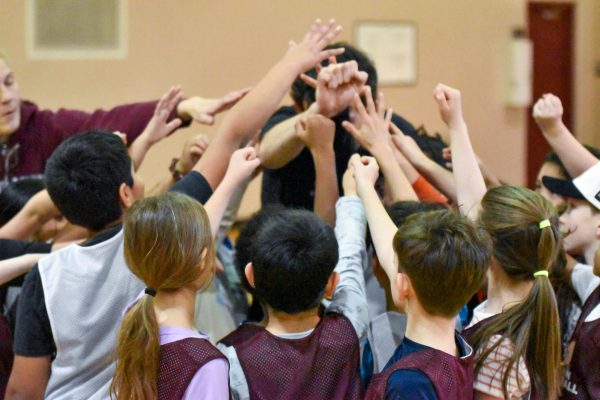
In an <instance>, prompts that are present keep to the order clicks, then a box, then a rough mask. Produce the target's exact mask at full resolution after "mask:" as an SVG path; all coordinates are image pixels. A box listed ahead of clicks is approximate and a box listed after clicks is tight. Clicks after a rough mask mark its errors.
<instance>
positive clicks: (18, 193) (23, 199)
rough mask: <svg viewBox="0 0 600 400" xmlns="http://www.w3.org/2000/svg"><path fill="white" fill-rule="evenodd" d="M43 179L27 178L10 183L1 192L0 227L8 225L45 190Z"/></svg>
mask: <svg viewBox="0 0 600 400" xmlns="http://www.w3.org/2000/svg"><path fill="white" fill-rule="evenodd" d="M45 187H46V185H45V184H44V180H43V179H34V178H27V179H21V180H19V181H16V182H12V183H10V184H9V185H8V186H6V187H5V188H4V189H2V192H0V226H2V225H4V224H6V223H7V222H8V221H10V220H11V219H12V218H13V217H14V216H15V215H17V214H18V213H19V211H21V209H22V208H23V206H25V204H26V203H27V202H28V201H29V199H30V198H32V197H33V195H34V194H36V193H37V192H39V191H41V190H44V188H45Z"/></svg>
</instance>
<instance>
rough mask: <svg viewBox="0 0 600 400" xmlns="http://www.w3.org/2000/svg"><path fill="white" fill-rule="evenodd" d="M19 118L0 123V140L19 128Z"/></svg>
mask: <svg viewBox="0 0 600 400" xmlns="http://www.w3.org/2000/svg"><path fill="white" fill-rule="evenodd" d="M20 123H21V118H19V117H16V118H13V119H12V120H11V121H8V122H7V123H5V124H2V125H0V140H1V139H2V138H4V137H6V136H10V135H12V134H13V133H15V132H16V131H17V129H19V124H20Z"/></svg>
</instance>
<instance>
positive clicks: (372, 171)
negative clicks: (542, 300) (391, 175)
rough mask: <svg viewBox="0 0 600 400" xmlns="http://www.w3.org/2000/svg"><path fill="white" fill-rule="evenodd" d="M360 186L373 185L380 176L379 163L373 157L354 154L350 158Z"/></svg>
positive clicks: (355, 177) (357, 183) (357, 184)
mask: <svg viewBox="0 0 600 400" xmlns="http://www.w3.org/2000/svg"><path fill="white" fill-rule="evenodd" d="M350 163H351V164H352V168H353V170H354V179H355V180H356V186H357V188H358V187H361V186H362V187H373V186H374V185H375V182H376V181H377V178H378V177H379V164H377V161H376V160H375V158H373V157H367V156H362V157H359V156H358V154H356V155H353V156H352V158H351V159H350Z"/></svg>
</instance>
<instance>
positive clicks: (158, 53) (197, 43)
mask: <svg viewBox="0 0 600 400" xmlns="http://www.w3.org/2000/svg"><path fill="white" fill-rule="evenodd" d="M24 3H25V2H24V1H22V0H2V2H0V48H3V49H5V50H6V51H7V53H8V54H9V57H10V61H11V66H12V67H13V69H14V70H15V71H16V73H17V77H18V79H19V82H20V84H21V88H22V92H23V95H24V97H26V98H29V99H33V100H35V101H36V102H38V103H39V104H40V105H43V106H45V107H50V108H57V107H60V106H72V107H81V108H84V109H92V108H93V107H95V106H103V107H108V106H111V105H115V104H118V103H121V102H127V101H135V100H141V99H150V98H155V97H157V96H159V95H160V94H161V93H162V92H163V91H164V90H165V89H166V88H167V87H168V86H169V85H171V84H174V83H180V84H182V85H183V87H184V88H185V90H186V93H188V94H202V95H204V96H217V95H219V94H222V93H224V92H225V91H228V90H231V89H235V88H239V87H244V86H248V85H252V84H253V83H255V82H256V81H257V80H258V79H259V78H260V77H261V76H262V75H263V74H264V72H265V71H266V70H267V69H268V67H269V66H270V65H271V64H272V63H273V62H274V61H275V60H276V59H277V58H278V57H279V56H280V55H281V54H282V53H283V52H284V51H285V48H286V43H287V41H288V40H289V39H291V38H300V37H301V35H302V33H303V32H304V30H305V29H306V28H307V27H308V25H309V24H310V22H311V21H312V20H313V19H314V18H315V17H318V16H320V17H322V18H329V17H335V18H336V19H337V20H338V21H339V22H340V23H341V24H342V25H343V26H344V31H343V33H342V36H341V39H345V40H349V41H351V40H352V30H353V26H354V24H355V23H356V22H357V20H361V19H363V20H409V21H414V22H415V23H416V24H417V26H418V57H419V59H418V63H419V72H418V83H417V85H416V86H412V87H406V88H397V87H395V88H383V90H384V91H385V93H386V100H387V102H388V103H389V105H390V106H391V107H393V108H394V110H396V111H397V112H398V113H400V114H401V115H403V116H404V117H405V118H407V119H408V120H410V121H411V122H413V123H414V124H415V125H420V124H425V126H426V128H427V129H428V130H430V131H431V132H436V131H441V132H443V127H442V124H441V123H440V121H439V119H438V116H437V111H436V109H435V107H434V103H433V101H432V99H431V91H432V89H433V87H434V86H435V84H436V83H437V82H444V83H447V84H450V85H454V86H456V87H459V88H461V89H462V91H463V98H464V110H465V115H466V118H467V121H468V123H469V127H470V130H471V134H472V137H473V142H474V145H475V148H476V150H477V152H478V153H479V154H480V156H481V157H482V158H484V159H485V160H486V161H487V162H488V164H489V165H490V167H491V168H492V169H493V170H494V171H496V172H497V173H498V175H499V176H500V177H501V178H502V179H504V180H507V181H510V182H515V183H523V182H524V177H525V156H526V155H525V151H526V150H525V126H526V115H525V111H524V110H522V109H509V108H507V107H505V106H504V105H503V102H502V99H503V94H504V87H505V79H506V78H505V64H506V62H505V54H506V47H507V44H508V41H509V38H510V34H511V31H512V29H513V28H515V27H524V26H525V24H526V1H525V0H485V1H483V0H377V1H375V0H373V1H358V0H354V1H349V0H346V1H333V0H329V1H323V0H304V1H298V2H292V1H283V0H271V1H265V0H263V1H258V0H254V1H231V0H221V1H208V0H178V1H174V2H166V1H162V0H143V1H142V0H130V1H129V41H128V45H129V53H128V56H127V58H125V59H124V60H111V61H69V62H67V61H32V60H27V59H26V57H25V51H24V48H25V33H24V31H25V28H24V26H25V18H24V15H25V6H24ZM577 3H579V5H578V14H577V23H578V30H577V53H576V55H577V64H576V65H577V67H576V70H577V74H578V75H577V96H576V99H577V113H576V118H577V132H578V133H579V134H581V135H582V137H584V138H585V140H586V141H589V142H593V143H596V144H600V141H598V135H597V134H596V132H597V131H598V128H600V119H599V117H598V116H597V115H596V114H597V113H595V112H594V111H595V110H596V109H597V108H598V107H597V106H598V103H599V102H600V98H599V89H600V87H599V83H598V79H595V78H594V76H593V69H594V66H595V63H596V62H597V61H598V59H599V55H600V54H599V52H600V49H598V46H597V43H598V39H600V27H599V22H600V2H598V1H597V0H581V1H578V2H577ZM199 132H207V133H209V134H213V133H214V132H215V129H214V128H205V127H202V126H195V127H194V128H191V129H188V130H186V131H184V132H180V133H178V134H176V135H174V136H173V137H171V138H169V139H167V140H166V141H165V142H164V143H161V144H160V145H159V146H157V148H155V149H153V150H152V151H151V153H150V155H149V157H148V159H147V161H146V163H145V164H144V166H143V168H142V170H141V173H142V176H143V177H144V178H145V180H146V181H147V184H151V183H152V182H154V181H156V177H157V176H158V174H160V173H161V172H162V171H164V169H165V168H166V167H167V166H168V164H169V160H170V158H171V156H172V155H175V154H177V153H179V150H180V148H181V145H182V143H183V142H184V141H185V139H187V138H189V137H190V136H193V135H194V134H196V133H199ZM167 154H168V156H166V155H167ZM257 206H258V184H253V186H252V188H251V190H250V192H249V193H248V195H247V197H246V199H245V201H244V206H243V213H247V212H249V211H251V210H253V209H255V208H256V207H257Z"/></svg>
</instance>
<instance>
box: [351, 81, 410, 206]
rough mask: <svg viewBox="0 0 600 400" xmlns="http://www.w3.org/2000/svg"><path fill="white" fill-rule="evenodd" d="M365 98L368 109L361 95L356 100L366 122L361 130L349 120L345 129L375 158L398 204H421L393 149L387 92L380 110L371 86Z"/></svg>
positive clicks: (379, 100)
mask: <svg viewBox="0 0 600 400" xmlns="http://www.w3.org/2000/svg"><path fill="white" fill-rule="evenodd" d="M365 98H366V99H367V107H366V108H365V106H364V105H363V104H362V101H361V100H360V97H359V96H358V95H355V98H354V107H356V110H357V111H358V113H359V114H360V117H361V119H362V126H361V128H360V129H358V128H356V126H354V124H352V123H351V122H349V121H344V122H343V126H344V128H345V129H346V130H347V131H348V132H349V133H350V134H351V135H352V137H353V138H354V139H355V140H356V141H357V142H358V143H359V144H360V145H361V146H362V147H364V148H365V149H367V150H368V151H369V152H370V153H371V154H373V156H375V158H376V159H377V162H378V163H379V165H380V167H381V169H382V171H383V175H384V176H385V180H386V183H387V187H389V188H390V190H391V191H392V193H391V194H392V198H393V201H394V202H396V201H401V200H415V201H418V200H419V199H418V198H417V195H416V194H415V191H414V190H413V188H412V185H411V184H410V182H409V181H408V179H407V178H406V175H404V173H403V172H402V170H401V169H400V166H399V165H398V163H397V161H396V158H395V157H394V153H393V152H392V149H391V147H390V135H389V126H390V121H391V118H392V114H393V112H392V110H391V109H390V110H388V111H387V116H385V104H384V102H383V93H379V96H378V99H377V100H378V101H377V107H376V106H375V104H374V103H373V98H372V96H371V88H370V87H368V86H366V87H365Z"/></svg>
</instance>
